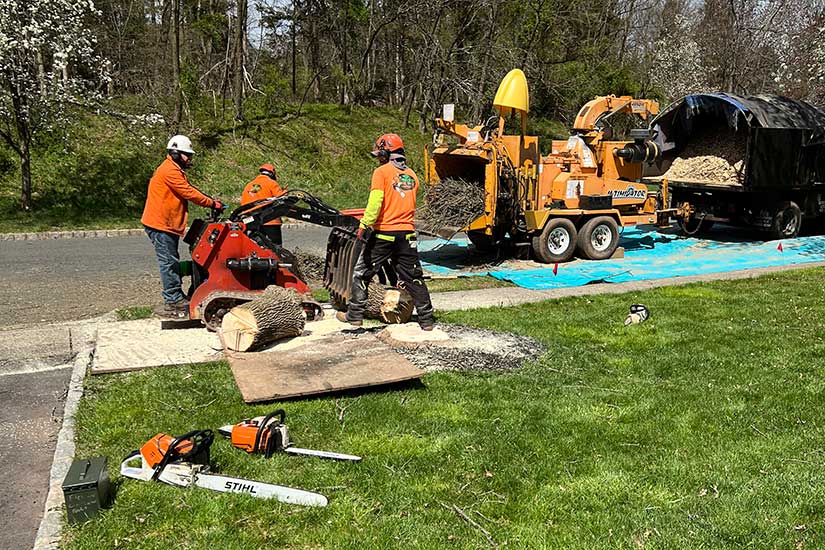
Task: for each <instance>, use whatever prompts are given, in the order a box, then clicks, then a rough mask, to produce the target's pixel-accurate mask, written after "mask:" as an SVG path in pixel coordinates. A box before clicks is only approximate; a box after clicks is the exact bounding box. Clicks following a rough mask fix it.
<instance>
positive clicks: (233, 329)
mask: <svg viewBox="0 0 825 550" xmlns="http://www.w3.org/2000/svg"><path fill="white" fill-rule="evenodd" d="M305 322H306V314H305V313H304V308H303V307H302V306H301V297H300V295H299V294H298V293H297V292H295V291H294V290H289V289H286V288H282V287H279V286H270V287H269V288H267V289H266V291H265V292H263V293H262V294H261V295H260V296H259V297H257V298H255V299H254V300H252V301H251V302H247V303H245V304H241V305H239V306H236V307H233V308H232V309H231V310H230V311H229V312H228V313H227V314H226V315H224V317H223V321H222V322H221V338H222V339H223V342H224V345H225V346H226V347H227V348H228V349H230V350H232V351H250V350H254V349H259V348H261V347H262V346H265V345H266V344H269V343H272V342H274V341H276V340H281V339H283V338H290V337H293V336H299V335H300V334H301V333H302V332H303V331H304V323H305Z"/></svg>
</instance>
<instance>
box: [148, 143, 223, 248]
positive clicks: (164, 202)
mask: <svg viewBox="0 0 825 550" xmlns="http://www.w3.org/2000/svg"><path fill="white" fill-rule="evenodd" d="M189 201H192V202H194V203H195V204H197V205H198V206H203V207H204V208H209V207H211V206H212V205H213V204H215V201H214V200H213V199H211V198H210V197H208V196H206V195H204V194H203V193H201V192H200V191H198V190H197V189H195V188H194V187H193V186H192V185H191V184H190V183H189V180H188V179H186V172H184V171H183V170H182V169H181V168H180V166H178V165H177V164H175V161H173V160H172V157H170V156H168V155H167V156H166V160H164V161H163V162H162V163H161V165H160V166H158V169H157V170H155V173H154V175H153V176H152V179H151V180H149V191H148V193H147V194H146V206H144V208H143V216H142V217H141V218H140V222H141V223H142V224H143V225H145V226H146V227H151V228H152V229H157V230H160V231H166V232H169V233H175V234H176V235H183V233H184V231H186V216H187V213H188V212H189Z"/></svg>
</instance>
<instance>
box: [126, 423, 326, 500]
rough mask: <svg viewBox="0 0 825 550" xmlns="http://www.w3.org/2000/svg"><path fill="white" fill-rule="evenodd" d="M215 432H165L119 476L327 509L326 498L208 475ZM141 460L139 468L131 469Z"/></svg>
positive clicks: (134, 456) (130, 459)
mask: <svg viewBox="0 0 825 550" xmlns="http://www.w3.org/2000/svg"><path fill="white" fill-rule="evenodd" d="M213 439H214V435H213V433H212V430H195V431H192V432H189V433H186V434H184V435H181V436H179V437H172V436H170V435H166V434H163V433H159V434H157V435H156V436H155V437H153V438H152V439H150V440H149V441H147V442H146V444H144V445H143V447H141V448H140V450H138V451H132V452H131V453H130V454H129V456H127V457H126V458H125V459H124V460H123V462H122V463H121V464H120V475H122V476H124V477H129V478H132V479H139V480H141V481H160V482H162V483H168V484H169V485H176V486H179V487H189V486H191V485H195V486H196V487H203V488H204V489H212V490H213V491H220V492H223V493H244V494H247V495H249V496H252V497H255V498H264V499H270V498H274V499H276V500H279V501H281V502H286V503H289V504H300V505H303V506H326V505H327V498H326V497H325V496H324V495H320V494H318V493H312V492H310V491H304V490H301V489H293V488H292V487H284V486H282V485H274V484H271V483H262V482H260V481H253V480H249V479H239V478H236V477H227V476H221V475H215V474H211V473H207V472H208V471H209V448H210V446H211V445H212V441H213ZM137 460H140V462H141V465H140V467H136V466H130V464H131V463H132V462H136V461H137Z"/></svg>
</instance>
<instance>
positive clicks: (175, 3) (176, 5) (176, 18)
mask: <svg viewBox="0 0 825 550" xmlns="http://www.w3.org/2000/svg"><path fill="white" fill-rule="evenodd" d="M172 83H173V84H174V86H175V90H174V94H175V114H174V115H173V118H172V124H173V126H174V132H175V133H178V128H179V127H180V120H181V114H182V111H183V98H182V97H181V87H180V0H172Z"/></svg>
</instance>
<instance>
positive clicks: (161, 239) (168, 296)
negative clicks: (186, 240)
mask: <svg viewBox="0 0 825 550" xmlns="http://www.w3.org/2000/svg"><path fill="white" fill-rule="evenodd" d="M143 229H144V230H145V231H146V234H147V235H148V236H149V240H150V241H152V245H154V247H155V255H156V256H157V258H158V267H159V268H160V281H161V283H163V301H164V303H167V304H174V303H175V302H180V301H183V300H186V296H185V295H184V294H183V289H182V288H181V283H180V255H179V254H178V241H179V240H180V237H178V236H177V235H174V234H172V233H167V232H165V231H158V230H157V229H152V228H151V227H146V226H145V225H144V226H143Z"/></svg>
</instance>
